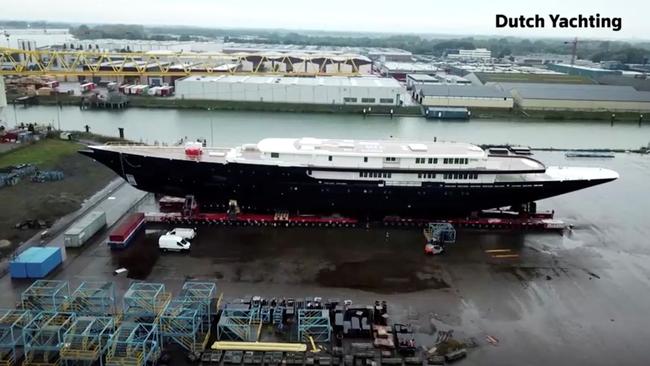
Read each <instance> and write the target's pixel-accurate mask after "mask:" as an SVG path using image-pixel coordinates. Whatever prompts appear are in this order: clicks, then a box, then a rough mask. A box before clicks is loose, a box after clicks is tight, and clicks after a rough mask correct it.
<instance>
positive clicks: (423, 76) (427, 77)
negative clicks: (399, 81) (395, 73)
mask: <svg viewBox="0 0 650 366" xmlns="http://www.w3.org/2000/svg"><path fill="white" fill-rule="evenodd" d="M406 77H407V78H409V79H411V80H414V81H433V82H440V79H438V78H437V77H436V76H432V75H429V74H407V75H406Z"/></svg>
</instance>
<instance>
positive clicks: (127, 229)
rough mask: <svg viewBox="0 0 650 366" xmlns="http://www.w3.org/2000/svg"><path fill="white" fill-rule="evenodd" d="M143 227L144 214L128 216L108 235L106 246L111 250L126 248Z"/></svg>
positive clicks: (136, 213)
mask: <svg viewBox="0 0 650 366" xmlns="http://www.w3.org/2000/svg"><path fill="white" fill-rule="evenodd" d="M143 226H144V213H142V212H135V213H132V214H130V215H129V216H127V217H126V218H125V219H124V220H122V222H121V223H120V224H119V225H118V226H117V227H116V228H115V229H113V231H111V233H110V234H109V235H108V245H109V246H111V247H112V248H122V247H126V246H128V245H129V243H130V241H131V240H132V239H133V238H134V237H135V235H136V233H137V232H138V231H139V229H140V228H142V227H143Z"/></svg>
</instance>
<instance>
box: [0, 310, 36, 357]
mask: <svg viewBox="0 0 650 366" xmlns="http://www.w3.org/2000/svg"><path fill="white" fill-rule="evenodd" d="M33 315H34V314H33V313H32V312H31V311H29V310H19V309H10V310H4V309H3V310H0V365H2V366H13V365H14V364H15V362H16V359H17V354H16V348H17V347H18V346H20V345H22V344H23V343H22V341H23V329H25V327H26V326H27V324H29V322H30V321H31V320H32V317H33Z"/></svg>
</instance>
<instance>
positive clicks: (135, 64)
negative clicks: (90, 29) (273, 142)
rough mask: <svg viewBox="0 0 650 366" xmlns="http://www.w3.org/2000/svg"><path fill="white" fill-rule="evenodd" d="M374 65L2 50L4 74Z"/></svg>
mask: <svg viewBox="0 0 650 366" xmlns="http://www.w3.org/2000/svg"><path fill="white" fill-rule="evenodd" d="M371 63H372V62H371V61H370V60H369V59H368V58H366V57H364V56H359V55H334V54H284V53H232V54H229V53H219V52H174V51H150V52H112V51H99V50H87V51H85V50H84V51H81V50H56V49H43V50H34V51H28V50H22V49H15V48H0V76H2V75H19V76H40V75H52V76H172V77H173V76H176V77H182V76H188V75H192V74H207V75H210V74H212V75H219V74H226V75H233V74H245V75H251V74H270V75H287V76H318V75H323V76H332V75H344V76H355V75H359V74H362V73H364V72H362V69H363V68H364V67H365V68H368V69H369V68H370V64H371Z"/></svg>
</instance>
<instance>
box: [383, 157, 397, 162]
mask: <svg viewBox="0 0 650 366" xmlns="http://www.w3.org/2000/svg"><path fill="white" fill-rule="evenodd" d="M384 161H396V159H395V158H394V157H392V156H387V157H385V158H384Z"/></svg>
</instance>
